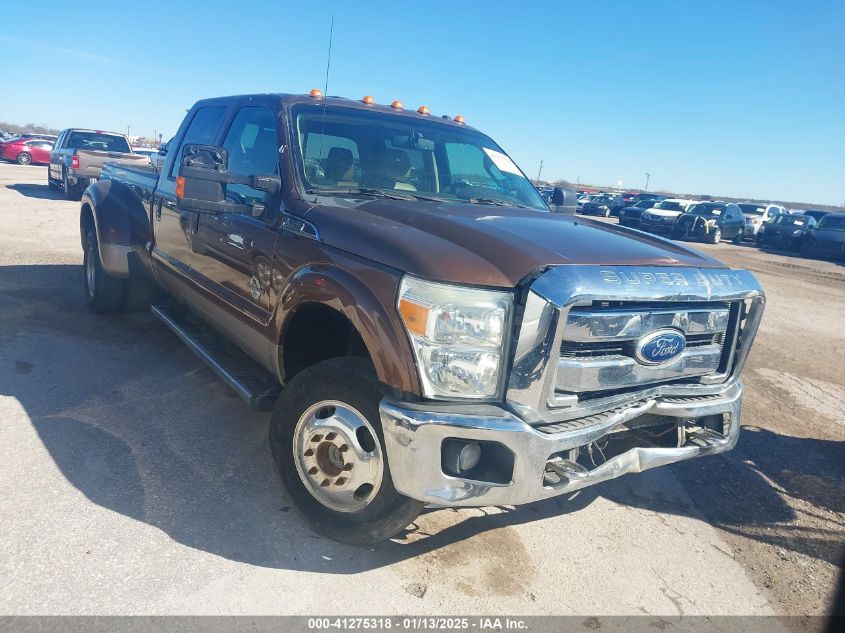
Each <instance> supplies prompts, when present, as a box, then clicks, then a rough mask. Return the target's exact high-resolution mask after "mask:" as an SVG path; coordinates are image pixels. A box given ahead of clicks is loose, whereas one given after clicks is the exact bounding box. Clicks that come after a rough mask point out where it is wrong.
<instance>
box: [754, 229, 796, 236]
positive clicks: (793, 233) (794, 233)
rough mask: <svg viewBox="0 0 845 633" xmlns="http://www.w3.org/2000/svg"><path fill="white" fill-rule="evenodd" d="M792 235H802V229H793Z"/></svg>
mask: <svg viewBox="0 0 845 633" xmlns="http://www.w3.org/2000/svg"><path fill="white" fill-rule="evenodd" d="M761 228H765V227H761ZM792 235H793V236H794V237H798V236H799V235H801V229H796V230H795V231H792Z"/></svg>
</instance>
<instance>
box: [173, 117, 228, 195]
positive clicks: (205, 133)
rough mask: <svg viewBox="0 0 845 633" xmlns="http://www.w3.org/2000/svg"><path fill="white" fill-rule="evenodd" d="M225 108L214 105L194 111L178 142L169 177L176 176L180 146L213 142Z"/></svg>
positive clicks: (180, 152) (180, 154) (180, 151)
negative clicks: (180, 140)
mask: <svg viewBox="0 0 845 633" xmlns="http://www.w3.org/2000/svg"><path fill="white" fill-rule="evenodd" d="M225 112H226V108H224V107H222V106H216V107H211V108H199V109H198V110H197V111H196V112H195V113H194V118H193V119H191V124H190V125H189V126H188V129H187V131H186V132H185V136H184V137H183V138H182V142H181V143H180V144H179V150H178V151H177V152H176V156H175V157H174V158H173V160H172V161H171V164H170V177H171V178H176V172H177V171H178V170H179V169H178V165H179V162H180V160H181V157H182V147H184V146H185V144H186V143H200V144H205V145H209V144H211V143H213V142H214V139H215V137H216V132H217V128H218V127H220V120H221V119H222V118H223V114H224V113H225Z"/></svg>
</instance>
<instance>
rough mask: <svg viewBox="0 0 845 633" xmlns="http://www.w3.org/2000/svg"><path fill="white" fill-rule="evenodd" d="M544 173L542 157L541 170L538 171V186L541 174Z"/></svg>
mask: <svg viewBox="0 0 845 633" xmlns="http://www.w3.org/2000/svg"><path fill="white" fill-rule="evenodd" d="M542 173H543V159H540V171H538V172H537V186H538V187H539V186H540V174H542Z"/></svg>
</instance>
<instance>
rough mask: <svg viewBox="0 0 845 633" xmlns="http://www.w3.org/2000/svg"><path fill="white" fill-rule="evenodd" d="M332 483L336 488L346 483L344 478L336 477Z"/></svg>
mask: <svg viewBox="0 0 845 633" xmlns="http://www.w3.org/2000/svg"><path fill="white" fill-rule="evenodd" d="M334 483H335V485H336V486H342V485H343V484H345V483H346V477H338V478H337V479H336V480H335V482H334Z"/></svg>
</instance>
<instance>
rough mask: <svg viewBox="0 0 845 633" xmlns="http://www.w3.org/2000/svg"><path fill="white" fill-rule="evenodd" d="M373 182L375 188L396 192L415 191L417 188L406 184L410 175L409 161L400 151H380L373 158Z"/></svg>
mask: <svg viewBox="0 0 845 633" xmlns="http://www.w3.org/2000/svg"><path fill="white" fill-rule="evenodd" d="M373 167H374V169H373V171H374V172H375V173H374V176H375V178H374V180H376V181H377V182H378V183H381V184H378V185H377V186H379V187H383V188H385V189H395V190H398V191H416V190H417V188H416V187H415V186H414V185H412V184H411V183H409V182H407V178H408V175H409V174H410V173H411V159H410V158H409V157H408V153H407V152H403V151H402V150H401V149H387V148H385V149H382V150H380V151H379V152H378V153H377V154H376V155H375V157H374V161H373Z"/></svg>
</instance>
